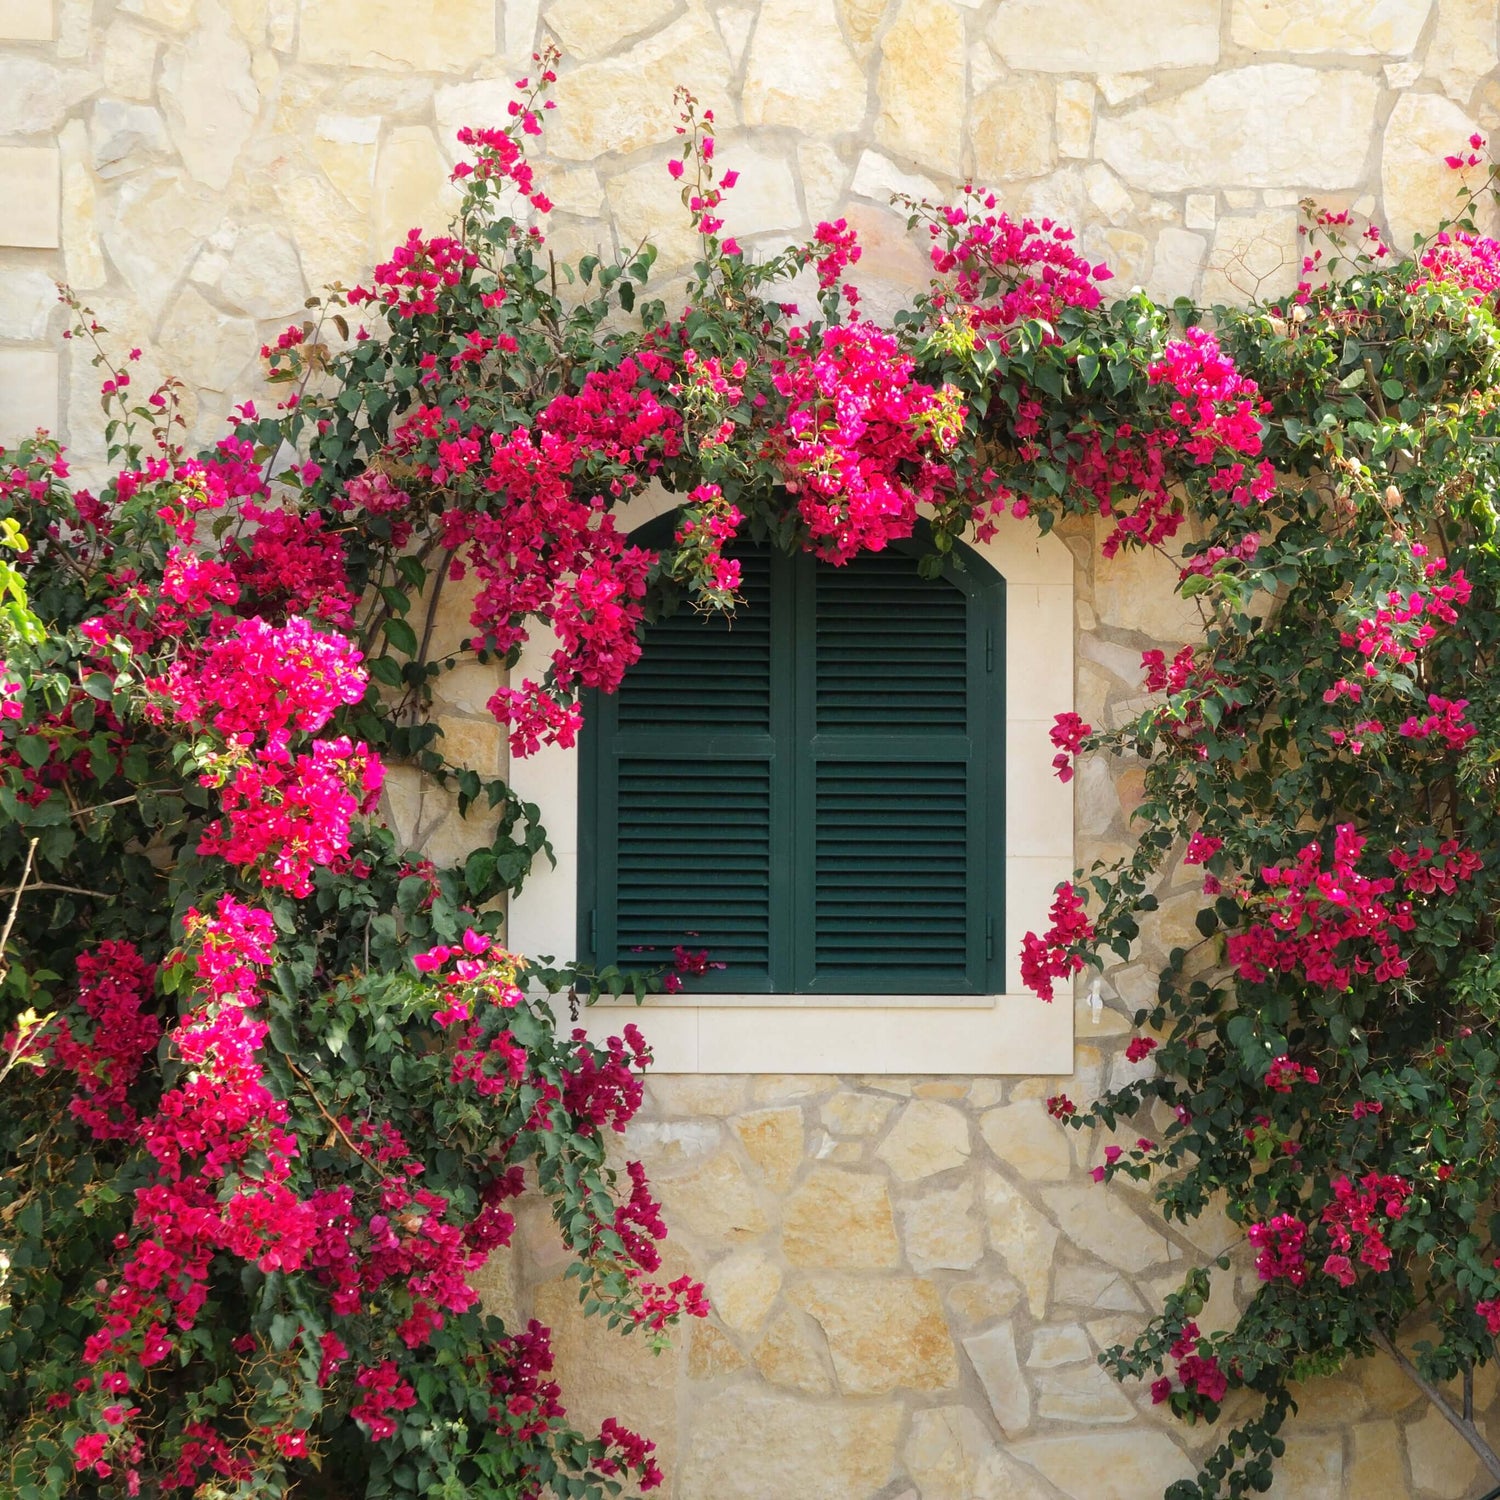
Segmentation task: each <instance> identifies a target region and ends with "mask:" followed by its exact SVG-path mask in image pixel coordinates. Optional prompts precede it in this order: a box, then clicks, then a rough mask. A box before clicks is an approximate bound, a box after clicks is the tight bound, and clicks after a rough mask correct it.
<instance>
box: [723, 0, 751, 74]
mask: <svg viewBox="0 0 1500 1500" xmlns="http://www.w3.org/2000/svg"><path fill="white" fill-rule="evenodd" d="M714 19H715V20H716V21H717V22H718V23H719V35H720V36H722V37H723V38H724V50H725V51H726V52H727V53H728V54H729V65H730V67H732V68H735V69H738V68H739V65H740V64H741V63H742V62H743V61H744V59H745V48H746V46H747V45H748V44H749V41H750V33H751V31H752V30H753V29H754V27H755V10H754V8H753V7H751V6H748V5H743V6H742V5H721V6H720V7H719V8H718V10H717V11H715V12H714Z"/></svg>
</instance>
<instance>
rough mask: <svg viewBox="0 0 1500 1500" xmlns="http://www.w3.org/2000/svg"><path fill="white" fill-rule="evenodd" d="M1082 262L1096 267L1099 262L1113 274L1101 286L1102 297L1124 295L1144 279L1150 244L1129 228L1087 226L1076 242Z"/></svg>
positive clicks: (1149, 257) (1148, 263)
mask: <svg viewBox="0 0 1500 1500" xmlns="http://www.w3.org/2000/svg"><path fill="white" fill-rule="evenodd" d="M1078 243H1079V246H1080V248H1081V250H1082V252H1083V254H1084V256H1085V258H1086V259H1088V260H1091V261H1093V262H1094V263H1095V264H1096V265H1097V264H1098V263H1099V262H1100V261H1103V262H1104V264H1105V265H1106V266H1108V267H1109V269H1110V270H1111V271H1112V272H1113V273H1114V274H1113V278H1112V279H1111V280H1110V281H1109V282H1107V283H1106V284H1105V296H1106V297H1124V296H1127V295H1128V294H1129V292H1130V290H1131V288H1132V287H1138V286H1140V284H1141V283H1142V282H1143V281H1145V279H1146V270H1147V267H1148V266H1149V265H1150V263H1151V242H1150V241H1149V240H1148V239H1147V238H1146V236H1145V235H1143V234H1137V233H1136V232H1135V230H1133V229H1117V228H1114V227H1113V226H1105V225H1099V224H1091V225H1090V226H1089V227H1088V228H1087V229H1086V230H1084V232H1083V234H1082V236H1081V237H1080V239H1079V242H1078Z"/></svg>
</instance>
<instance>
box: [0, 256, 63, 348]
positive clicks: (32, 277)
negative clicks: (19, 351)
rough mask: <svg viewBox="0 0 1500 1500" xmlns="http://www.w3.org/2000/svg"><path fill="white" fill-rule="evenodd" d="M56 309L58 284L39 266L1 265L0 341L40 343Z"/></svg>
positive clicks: (45, 334)
mask: <svg viewBox="0 0 1500 1500" xmlns="http://www.w3.org/2000/svg"><path fill="white" fill-rule="evenodd" d="M56 306H57V283H56V282H55V281H54V280H53V279H52V278H51V277H50V276H49V275H48V274H47V273H46V272H45V271H43V270H41V269H40V268H39V267H37V266H5V265H0V339H19V340H28V339H29V340H33V341H34V340H37V339H44V338H46V336H47V323H48V321H49V319H50V318H51V316H52V309H53V308H54V307H56Z"/></svg>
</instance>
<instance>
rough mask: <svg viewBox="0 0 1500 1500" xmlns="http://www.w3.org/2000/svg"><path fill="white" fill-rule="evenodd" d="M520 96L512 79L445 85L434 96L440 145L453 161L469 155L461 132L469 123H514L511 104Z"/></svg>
mask: <svg viewBox="0 0 1500 1500" xmlns="http://www.w3.org/2000/svg"><path fill="white" fill-rule="evenodd" d="M519 98H520V95H519V93H518V92H517V90H516V86H515V83H514V81H513V80H512V79H509V78H476V79H474V80H473V81H472V82H469V83H449V84H444V85H443V87H442V88H440V89H438V90H437V91H436V92H435V93H434V94H433V96H432V108H433V113H434V114H435V115H436V117H437V135H438V145H440V146H441V147H442V148H443V151H444V153H445V154H446V155H447V157H448V158H449V160H450V161H454V162H456V161H457V160H458V159H459V158H460V157H462V156H468V155H469V154H470V149H469V147H467V146H460V145H459V144H458V141H457V139H456V137H457V135H458V132H459V131H460V130H461V129H462V128H463V127H464V126H465V125H472V126H474V127H475V128H476V129H479V128H483V129H491V128H494V129H503V128H504V127H505V126H506V125H508V124H510V115H509V113H508V110H507V107H508V106H509V105H510V104H511V103H512V102H513V101H514V100H517V99H519ZM548 123H550V118H549V121H548Z"/></svg>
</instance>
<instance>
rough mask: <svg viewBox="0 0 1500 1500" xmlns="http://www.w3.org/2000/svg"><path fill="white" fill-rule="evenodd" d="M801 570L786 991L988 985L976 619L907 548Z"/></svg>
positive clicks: (984, 750)
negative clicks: (799, 847) (790, 973)
mask: <svg viewBox="0 0 1500 1500" xmlns="http://www.w3.org/2000/svg"><path fill="white" fill-rule="evenodd" d="M804 566H805V568H806V571H807V573H808V575H809V577H808V583H809V587H807V588H806V589H804V591H803V592H804V594H805V595H806V597H805V598H804V599H803V600H802V601H801V606H802V610H803V618H802V619H799V621H798V638H799V666H801V668H802V672H801V677H802V682H801V705H800V706H801V713H800V718H801V720H802V723H803V725H804V726H805V731H806V732H805V734H804V735H803V736H800V737H799V738H800V739H801V741H802V743H801V744H800V746H799V749H800V754H801V759H800V763H799V774H798V797H799V808H800V816H799V819H798V826H799V828H800V829H803V830H805V834H804V839H803V843H804V846H805V844H806V842H807V841H808V840H810V842H811V845H812V847H811V848H810V849H804V851H803V852H802V854H801V857H800V861H799V862H800V863H801V865H802V867H803V870H802V876H801V882H800V885H801V888H800V890H799V892H798V899H797V911H798V921H797V939H798V944H797V945H798V955H797V969H798V977H797V986H796V987H797V988H798V989H799V990H806V991H810V992H831V993H838V992H853V993H870V994H880V993H893V992H894V993H916V992H925V991H931V992H935V993H954V992H965V991H979V990H982V989H987V988H989V976H988V973H987V962H988V960H987V957H986V944H987V943H990V944H992V941H993V931H992V927H993V919H992V917H991V916H990V910H989V908H990V902H989V895H990V892H989V885H988V881H987V878H986V869H987V867H988V863H989V856H990V854H991V851H990V850H988V849H987V848H986V847H985V824H986V821H987V818H986V813H987V810H988V809H987V806H986V798H987V796H988V794H989V785H988V780H989V768H988V765H987V756H988V751H989V746H988V739H989V736H988V734H987V733H986V729H987V724H988V719H989V715H988V713H987V708H988V703H987V689H988V687H989V685H988V684H987V683H986V682H985V680H984V676H985V662H984V659H983V658H984V655H985V639H984V634H985V630H986V623H985V621H984V619H983V617H982V612H981V611H979V609H978V607H977V605H976V601H975V600H974V598H973V597H972V596H971V594H970V593H969V592H966V591H965V590H963V589H961V588H959V587H957V586H956V585H955V584H954V583H952V582H950V581H949V580H947V579H944V578H939V579H928V578H923V577H922V576H921V575H920V574H919V572H918V569H917V558H916V556H914V555H912V554H911V553H908V552H904V551H897V550H894V549H893V550H888V551H885V552H880V553H874V554H865V555H863V556H860V557H857V558H855V559H854V560H853V561H851V562H850V563H847V564H845V565H844V566H843V567H838V568H835V567H831V566H829V565H828V564H825V563H815V562H813V561H812V560H811V559H808V560H807V562H806V564H805V565H804ZM996 852H998V851H996Z"/></svg>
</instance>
